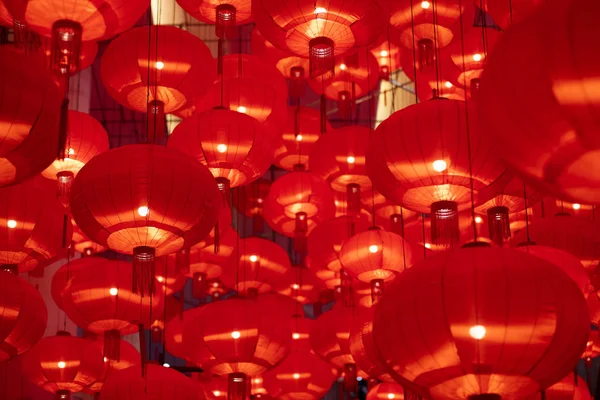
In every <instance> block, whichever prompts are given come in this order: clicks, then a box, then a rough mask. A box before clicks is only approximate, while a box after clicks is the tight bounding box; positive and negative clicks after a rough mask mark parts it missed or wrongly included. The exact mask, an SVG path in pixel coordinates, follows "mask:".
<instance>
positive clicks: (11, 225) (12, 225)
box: [6, 219, 17, 229]
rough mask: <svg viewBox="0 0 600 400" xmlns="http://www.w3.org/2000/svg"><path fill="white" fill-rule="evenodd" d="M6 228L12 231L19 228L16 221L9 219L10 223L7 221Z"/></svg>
mask: <svg viewBox="0 0 600 400" xmlns="http://www.w3.org/2000/svg"><path fill="white" fill-rule="evenodd" d="M6 226H8V227H9V228H10V229H14V228H16V227H17V221H15V220H14V219H9V220H8V221H6Z"/></svg>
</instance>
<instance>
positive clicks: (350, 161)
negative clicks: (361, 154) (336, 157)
mask: <svg viewBox="0 0 600 400" xmlns="http://www.w3.org/2000/svg"><path fill="white" fill-rule="evenodd" d="M346 161H348V164H354V162H355V161H356V158H354V157H353V156H348V158H346Z"/></svg>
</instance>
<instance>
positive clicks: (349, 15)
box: [252, 0, 387, 78]
mask: <svg viewBox="0 0 600 400" xmlns="http://www.w3.org/2000/svg"><path fill="white" fill-rule="evenodd" d="M252 15H253V16H254V20H255V22H256V27H257V28H258V30H259V31H260V33H261V34H262V35H263V36H264V37H265V38H266V39H267V40H268V41H269V42H271V43H272V44H273V45H275V46H276V47H277V48H279V49H281V50H285V51H290V52H292V53H295V54H297V55H299V56H301V57H305V58H306V57H308V58H309V61H310V73H309V75H310V77H311V78H314V77H317V76H320V75H323V74H333V71H334V56H341V55H343V54H345V53H346V52H348V51H349V50H350V49H352V48H353V47H361V46H366V45H369V44H371V43H373V42H374V41H375V40H376V39H377V37H378V36H379V35H380V34H381V31H382V30H383V28H384V27H385V25H386V19H387V15H386V14H385V13H384V12H382V10H381V9H380V7H379V5H378V4H377V3H376V2H348V1H343V0H342V1H338V2H336V3H327V2H323V3H320V2H318V1H317V2H316V3H315V2H314V1H309V0H302V1H299V2H296V3H294V4H293V5H290V4H283V3H280V2H277V1H274V0H261V1H257V2H253V3H252Z"/></svg>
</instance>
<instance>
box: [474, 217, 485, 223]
mask: <svg viewBox="0 0 600 400" xmlns="http://www.w3.org/2000/svg"><path fill="white" fill-rule="evenodd" d="M482 222H483V219H482V218H481V217H479V216H477V217H475V223H476V224H480V223H482Z"/></svg>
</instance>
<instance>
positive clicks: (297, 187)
mask: <svg viewBox="0 0 600 400" xmlns="http://www.w3.org/2000/svg"><path fill="white" fill-rule="evenodd" d="M264 211H265V220H266V221H267V223H268V224H269V225H270V226H271V228H273V230H275V231H277V232H279V233H281V234H282V235H285V236H289V237H293V238H294V239H295V246H296V251H298V252H300V253H304V252H306V237H307V235H308V234H309V233H310V231H311V230H312V229H313V228H314V227H315V226H316V225H317V224H319V223H320V222H322V221H326V220H328V219H329V218H332V217H333V216H334V215H335V204H334V200H333V192H332V191H331V189H330V187H329V184H328V183H327V182H326V181H325V180H323V179H322V178H320V177H318V176H317V175H315V174H313V173H310V172H306V171H304V170H303V169H300V168H299V169H298V170H297V171H295V172H290V173H288V174H285V175H283V176H282V177H280V178H278V179H277V180H275V182H273V184H272V185H271V189H270V190H269V195H268V196H267V198H266V199H265V209H264Z"/></svg>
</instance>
